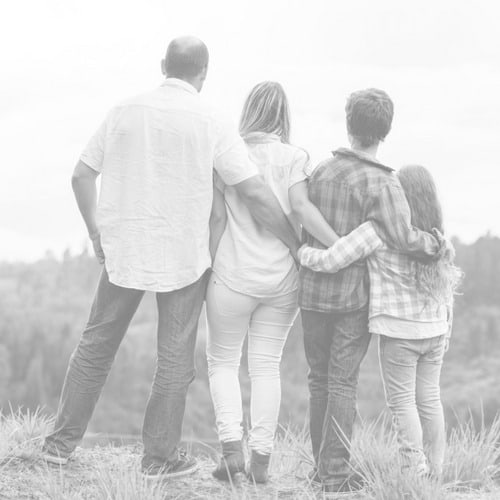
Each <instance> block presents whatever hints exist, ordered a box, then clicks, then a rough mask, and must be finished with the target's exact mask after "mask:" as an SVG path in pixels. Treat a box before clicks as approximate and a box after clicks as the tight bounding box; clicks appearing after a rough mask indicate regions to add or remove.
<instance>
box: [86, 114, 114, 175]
mask: <svg viewBox="0 0 500 500" xmlns="http://www.w3.org/2000/svg"><path fill="white" fill-rule="evenodd" d="M108 121H109V115H108V117H106V119H105V120H104V121H103V122H102V124H101V126H100V127H99V128H98V129H97V131H96V132H95V134H94V135H93V136H92V137H91V139H90V140H89V142H88V143H87V146H86V147H85V149H84V150H83V152H82V154H81V155H80V160H81V161H82V162H83V163H85V165H87V166H89V167H90V168H91V169H92V170H95V171H96V172H99V173H101V172H102V167H103V163H104V149H105V145H106V131H107V129H108Z"/></svg>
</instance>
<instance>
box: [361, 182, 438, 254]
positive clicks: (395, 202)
mask: <svg viewBox="0 0 500 500" xmlns="http://www.w3.org/2000/svg"><path fill="white" fill-rule="evenodd" d="M366 218H367V220H370V221H372V222H373V223H374V226H375V228H376V229H377V231H378V233H379V235H380V237H381V238H382V239H383V240H384V241H385V243H387V246H389V247H392V248H394V249H396V250H398V251H400V252H403V253H406V254H408V255H412V256H414V257H417V258H418V257H420V258H425V257H432V256H434V255H436V254H437V253H438V251H439V242H438V241H437V239H436V238H435V237H434V236H433V235H432V234H430V233H427V232H425V231H422V230H420V229H418V228H416V227H414V226H412V225H411V213H410V207H409V205H408V201H407V199H406V196H405V193H404V191H403V188H402V187H401V185H400V184H399V182H398V181H396V180H395V182H392V183H389V184H387V185H386V186H384V187H383V188H382V190H381V192H380V193H379V195H378V196H377V197H375V198H374V199H373V201H372V205H371V207H369V210H368V213H367V217H366Z"/></svg>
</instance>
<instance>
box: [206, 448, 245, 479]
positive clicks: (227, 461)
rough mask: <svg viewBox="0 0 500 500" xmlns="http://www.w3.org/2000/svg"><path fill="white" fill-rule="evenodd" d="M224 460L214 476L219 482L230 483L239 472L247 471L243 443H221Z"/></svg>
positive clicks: (214, 471) (214, 472) (221, 460)
mask: <svg viewBox="0 0 500 500" xmlns="http://www.w3.org/2000/svg"><path fill="white" fill-rule="evenodd" d="M221 445H222V458H221V459H220V463H219V465H218V466H217V467H216V468H215V469H214V470H213V472H212V475H213V476H214V477H215V478H216V479H219V480H222V481H229V479H230V478H232V477H233V476H234V475H235V474H237V473H238V472H244V471H245V457H244V456H243V447H242V444H241V441H227V442H225V443H221Z"/></svg>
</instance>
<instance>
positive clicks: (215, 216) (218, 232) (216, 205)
mask: <svg viewBox="0 0 500 500" xmlns="http://www.w3.org/2000/svg"><path fill="white" fill-rule="evenodd" d="M215 184H216V183H214V199H213V202H212V212H211V213H210V239H209V243H208V246H209V249H210V255H211V257H212V262H213V261H214V260H215V254H216V253H217V248H218V247H219V243H220V239H221V238H222V235H223V234H224V230H225V229H226V222H227V213H226V204H225V201H224V193H223V192H222V191H221V190H220V189H219V187H217V186H216V185H215Z"/></svg>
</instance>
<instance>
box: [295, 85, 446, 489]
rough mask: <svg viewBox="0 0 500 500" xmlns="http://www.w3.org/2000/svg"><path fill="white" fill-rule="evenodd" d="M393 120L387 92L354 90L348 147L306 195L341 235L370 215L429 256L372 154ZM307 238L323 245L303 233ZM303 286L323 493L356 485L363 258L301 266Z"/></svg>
mask: <svg viewBox="0 0 500 500" xmlns="http://www.w3.org/2000/svg"><path fill="white" fill-rule="evenodd" d="M392 118H393V103H392V101H391V99H390V98H389V96H388V95H387V94H386V93H385V92H383V91H381V90H377V89H367V90H363V91H359V92H354V93H353V94H352V95H351V96H350V97H349V99H348V101H347V105H346V122H347V132H348V136H349V141H350V144H351V149H347V148H341V149H338V150H337V151H335V152H334V153H333V157H332V158H329V159H327V160H325V161H323V162H322V163H321V164H320V165H319V166H318V167H317V169H316V170H315V171H314V172H313V174H312V176H311V178H310V182H309V197H310V199H311V201H312V202H313V203H314V204H315V205H316V206H317V207H318V208H319V209H320V211H321V213H322V214H323V216H324V217H325V219H326V220H327V222H328V223H329V224H330V225H331V226H332V228H333V229H334V230H335V231H336V232H337V234H339V235H340V236H344V235H346V234H348V233H349V232H351V231H352V230H353V229H355V228H356V227H357V226H359V225H360V224H361V223H363V222H365V221H367V220H371V221H373V222H374V223H375V225H376V227H377V229H378V231H379V232H380V235H381V237H383V238H384V239H385V241H386V242H387V243H388V244H389V245H390V246H392V247H394V248H397V249H399V250H400V251H402V252H405V253H408V254H410V255H413V256H415V257H416V258H426V257H427V258H428V257H429V256H433V255H435V254H437V253H438V252H439V250H440V245H439V243H438V241H437V240H436V239H435V238H434V237H433V236H432V235H430V234H429V233H425V232H422V231H419V230H417V229H415V228H413V227H411V225H410V209H409V206H408V203H407V201H406V198H405V195H404V192H403V189H402V187H401V185H400V184H399V181H398V180H397V177H396V176H395V175H394V173H393V169H391V168H389V167H387V166H385V165H383V164H382V163H380V162H379V161H378V160H377V158H376V154H377V150H378V147H379V144H380V141H383V140H384V139H385V137H386V136H387V134H388V133H389V131H390V129H391V124H392ZM306 243H307V244H308V245H309V246H313V247H316V248H321V244H320V243H319V242H318V241H317V240H315V239H314V238H313V237H312V236H310V235H308V234H306ZM300 285H301V286H300V292H299V302H300V306H301V315H302V325H303V329H304V344H305V352H306V357H307V361H308V364H309V368H310V372H309V391H310V433H311V441H312V446H313V454H314V458H315V461H316V465H317V476H319V479H320V480H321V482H322V485H323V490H324V491H325V492H326V493H329V492H332V493H336V494H338V493H341V492H348V491H352V490H355V489H359V488H360V487H361V484H360V483H359V481H355V479H354V476H352V475H351V474H350V470H351V469H350V465H349V459H350V452H349V443H350V440H351V437H352V428H353V423H354V419H355V416H356V391H357V384H358V375H359V368H360V364H361V362H362V360H363V358H364V356H365V354H366V351H367V348H368V345H369V342H370V334H369V332H368V308H367V306H368V286H369V283H368V274H367V267H366V262H365V261H359V262H356V263H354V264H352V265H351V266H349V267H348V268H345V269H344V270H342V271H340V272H338V273H336V274H326V273H315V272H313V271H311V270H309V269H307V268H302V269H301V271H300ZM317 476H316V477H317ZM350 476H351V477H350Z"/></svg>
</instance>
